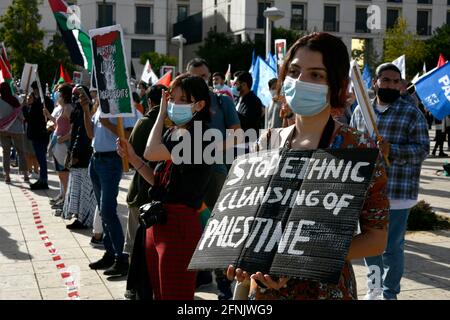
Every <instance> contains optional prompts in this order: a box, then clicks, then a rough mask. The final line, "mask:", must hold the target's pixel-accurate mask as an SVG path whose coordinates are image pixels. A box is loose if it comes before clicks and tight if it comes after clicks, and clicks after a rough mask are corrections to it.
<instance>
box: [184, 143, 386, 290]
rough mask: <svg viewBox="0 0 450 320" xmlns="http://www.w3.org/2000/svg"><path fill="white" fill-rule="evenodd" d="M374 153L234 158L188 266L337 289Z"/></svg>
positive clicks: (272, 153) (301, 153) (328, 152)
mask: <svg viewBox="0 0 450 320" xmlns="http://www.w3.org/2000/svg"><path fill="white" fill-rule="evenodd" d="M377 156H378V150H376V149H346V150H316V151H298V150H286V149H281V150H269V151H265V152H259V153H254V154H248V155H245V156H242V157H239V158H238V159H236V161H235V162H234V163H233V166H232V168H231V170H230V173H229V175H228V178H227V181H226V182H225V184H224V187H223V189H222V192H221V194H220V196H219V199H218V200H217V203H216V206H215V208H214V210H213V212H212V215H211V218H210V219H209V221H208V224H207V226H206V228H205V231H204V233H203V235H202V238H201V240H200V241H199V243H198V245H197V249H196V251H195V253H194V255H193V257H192V260H191V262H190V265H189V269H190V270H209V269H225V268H227V267H228V266H229V265H230V264H232V265H234V266H236V267H239V268H242V269H243V270H245V271H248V272H257V271H261V272H263V273H267V274H271V275H275V276H290V277H294V278H302V279H309V280H317V281H323V282H327V283H337V282H338V280H339V276H340V274H341V271H342V268H343V265H344V262H345V257H346V256H347V253H348V250H349V247H350V243H351V241H352V238H353V236H354V234H355V232H356V230H357V222H358V217H359V214H360V212H361V210H362V207H363V204H364V200H365V197H366V194H367V190H368V188H369V184H370V182H371V179H372V176H373V173H374V168H375V163H376V159H377Z"/></svg>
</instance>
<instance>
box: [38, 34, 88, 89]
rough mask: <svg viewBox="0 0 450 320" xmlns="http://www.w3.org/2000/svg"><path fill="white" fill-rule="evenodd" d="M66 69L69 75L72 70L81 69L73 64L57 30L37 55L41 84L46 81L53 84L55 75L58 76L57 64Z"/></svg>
mask: <svg viewBox="0 0 450 320" xmlns="http://www.w3.org/2000/svg"><path fill="white" fill-rule="evenodd" d="M60 63H61V64H62V65H63V67H64V68H65V69H66V70H67V72H68V73H69V75H70V77H72V74H73V71H75V70H78V71H81V67H79V66H75V65H74V64H73V63H72V60H71V58H70V55H69V51H68V50H67V47H66V45H65V44H64V42H63V39H62V36H61V34H60V33H59V32H57V33H55V34H54V35H53V38H52V40H51V41H50V43H49V46H48V47H47V48H46V49H45V51H43V52H42V54H41V56H40V57H39V76H40V77H41V81H42V85H44V83H48V84H49V86H51V85H52V84H53V81H54V78H55V75H56V77H57V79H56V80H58V78H59V64H60Z"/></svg>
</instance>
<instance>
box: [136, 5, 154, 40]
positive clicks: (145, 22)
mask: <svg viewBox="0 0 450 320" xmlns="http://www.w3.org/2000/svg"><path fill="white" fill-rule="evenodd" d="M134 32H135V33H137V34H152V33H153V7H151V6H145V7H144V6H136V23H135V31H134Z"/></svg>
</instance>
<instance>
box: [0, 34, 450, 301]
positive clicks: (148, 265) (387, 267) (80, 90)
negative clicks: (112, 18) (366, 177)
mask: <svg viewBox="0 0 450 320" xmlns="http://www.w3.org/2000/svg"><path fill="white" fill-rule="evenodd" d="M347 52H348V50H347V48H346V46H345V45H344V44H343V43H342V41H341V40H340V39H338V38H336V37H334V36H331V35H329V34H326V33H313V34H311V35H308V36H305V37H302V38H301V39H299V40H298V41H297V42H296V43H295V44H294V45H293V46H292V47H291V48H290V50H289V52H288V53H287V56H286V59H285V61H284V64H283V66H282V68H281V70H280V73H279V79H271V80H270V81H269V82H268V83H267V91H269V92H270V94H271V96H272V101H271V102H270V104H269V105H267V106H264V105H263V103H262V102H261V100H260V99H259V98H258V97H257V95H256V94H255V92H253V91H252V89H251V88H252V85H253V78H252V75H251V73H249V72H248V71H238V72H236V73H235V74H234V79H233V80H232V81H231V82H230V83H226V81H225V76H224V74H222V73H220V72H214V73H212V72H211V71H214V70H210V67H209V65H208V62H207V61H205V60H203V59H199V58H196V59H193V60H192V61H190V62H189V63H188V64H187V69H186V72H185V73H183V74H180V75H178V76H177V77H176V78H175V79H174V80H173V81H172V83H171V84H170V86H169V87H165V86H163V85H158V84H153V85H152V84H147V83H145V82H143V81H140V82H139V83H138V85H137V88H136V92H134V94H133V97H132V99H133V108H134V109H135V110H136V112H135V114H136V116H135V117H134V118H124V122H123V126H124V129H125V138H122V139H118V136H119V132H118V128H117V121H116V119H111V118H103V117H102V116H101V108H100V106H99V100H98V99H97V92H96V89H94V88H92V87H91V89H89V88H88V86H89V84H86V85H83V86H80V85H78V86H74V85H73V84H68V83H62V84H58V85H56V86H55V88H54V89H53V92H52V93H51V95H50V96H44V97H41V96H40V93H39V92H42V91H41V90H39V88H38V85H37V83H33V84H32V86H31V87H32V92H31V93H29V94H28V95H26V96H24V95H23V96H20V97H15V96H14V95H13V94H12V92H11V89H10V87H9V86H8V85H6V84H5V83H2V84H1V85H0V98H1V99H0V118H1V121H0V136H1V144H2V149H3V170H4V177H5V179H4V180H5V182H6V183H11V170H10V155H11V148H12V147H14V149H15V150H16V153H17V157H18V159H19V170H20V172H21V173H22V174H23V179H24V181H25V182H29V181H30V178H29V174H31V175H32V178H33V177H34V178H37V180H36V182H34V183H32V184H31V185H30V189H32V190H42V189H48V188H49V187H48V168H47V157H50V159H51V160H53V162H54V169H55V171H56V172H57V174H58V178H59V183H60V188H59V189H60V192H59V195H58V196H57V197H55V198H53V199H50V203H51V205H52V208H53V209H55V215H56V216H61V217H62V218H63V219H72V220H73V221H72V222H71V224H68V225H67V228H68V229H70V230H75V229H92V239H91V244H92V245H93V246H97V247H103V248H104V250H105V252H104V255H103V257H102V258H101V259H100V260H98V261H95V262H93V263H91V264H90V265H89V267H90V268H91V269H94V270H105V271H104V274H105V275H108V276H111V277H116V276H117V277H122V276H127V277H128V278H127V290H126V293H125V296H126V297H127V298H129V299H157V300H167V299H182V300H190V299H193V298H194V293H195V290H196V289H197V288H198V287H199V286H201V285H204V284H209V283H212V281H213V278H215V282H216V284H217V288H218V291H219V296H218V298H219V299H222V300H228V299H232V298H233V296H234V299H248V298H250V299H292V298H294V299H357V294H356V287H355V284H354V283H355V279H354V274H353V271H352V266H351V260H353V259H359V258H365V261H366V264H367V267H368V281H369V283H370V285H369V288H370V290H369V292H368V294H367V296H366V298H367V299H383V298H384V299H396V298H397V295H398V294H399V293H400V281H401V278H402V275H403V266H404V253H403V250H404V237H405V231H406V222H407V219H408V214H409V211H410V209H411V208H412V207H413V206H414V205H415V203H416V202H417V197H418V190H419V179H420V171H421V165H422V163H423V161H424V160H425V159H426V157H427V156H428V155H429V152H430V150H429V148H430V146H429V138H428V130H429V129H430V128H431V122H430V114H429V113H428V112H427V111H426V110H424V109H423V106H421V103H420V100H419V99H418V98H417V96H416V95H415V93H414V92H412V93H411V92H408V90H407V89H406V88H407V86H406V83H405V81H404V79H402V78H401V72H400V70H399V69H398V68H397V67H396V66H395V65H393V64H390V63H387V64H382V65H380V66H379V67H378V68H377V70H376V76H375V79H374V80H373V92H372V94H373V98H374V99H373V102H372V103H373V109H374V112H375V114H376V118H377V119H376V121H377V126H378V128H379V130H380V134H381V136H382V137H383V140H378V141H376V140H372V139H371V138H374V137H369V136H368V131H367V128H366V124H365V121H364V118H363V115H362V111H361V106H358V102H357V101H356V97H355V94H354V93H353V92H352V91H351V89H350V90H349V88H350V86H349V77H348V74H349V68H350V66H349V56H348V53H347ZM18 98H19V99H18ZM431 121H432V120H431ZM196 123H197V124H201V128H202V131H200V132H198V131H196V130H194V127H195V124H196ZM435 123H436V146H435V148H434V150H433V152H432V155H436V150H437V148H439V154H438V155H437V156H439V157H446V156H447V155H446V154H445V153H444V151H443V147H444V141H445V138H446V133H449V137H448V138H449V140H448V143H449V148H450V120H449V118H448V117H447V119H444V121H442V122H438V121H436V122H435ZM208 128H213V129H217V130H219V131H220V132H221V134H222V138H223V140H222V142H221V143H223V145H222V147H221V152H223V153H225V152H226V151H227V150H230V149H231V150H237V149H238V147H239V145H240V144H241V143H244V146H245V147H244V149H245V152H250V150H252V149H253V148H254V147H255V145H253V144H247V145H246V144H245V143H246V141H238V140H237V139H235V138H234V137H233V138H232V139H231V140H229V139H228V135H227V132H229V131H230V130H232V131H235V130H240V129H243V130H255V131H256V132H258V133H259V132H260V129H267V130H266V131H262V132H263V133H262V134H261V135H260V136H259V140H258V141H259V142H261V141H264V139H266V138H267V136H268V134H269V133H268V132H271V131H275V130H277V131H278V132H279V133H280V136H282V137H284V138H283V139H284V140H283V142H282V145H283V146H286V147H288V148H292V149H303V150H305V149H306V150H307V149H317V148H368V147H369V148H379V150H380V155H382V156H384V157H385V158H387V159H389V161H390V165H389V166H387V165H386V163H385V162H384V161H383V160H382V158H383V157H381V156H380V159H379V161H378V162H377V166H376V174H375V176H374V177H375V178H374V181H373V182H372V184H371V187H370V189H369V192H368V195H367V197H366V201H365V205H364V208H363V209H362V211H361V213H360V215H359V222H360V226H361V230H362V233H361V234H359V235H357V236H355V237H354V239H353V241H352V244H351V247H350V251H349V253H348V257H347V259H346V263H345V266H344V268H343V271H342V275H341V278H340V281H339V283H338V284H337V285H335V284H329V283H318V282H313V281H302V280H294V279H288V278H283V277H282V278H280V279H277V280H274V279H272V278H271V277H270V276H264V275H262V274H261V273H260V272H257V273H254V274H249V273H247V272H246V271H245V270H241V269H239V268H237V269H236V268H234V267H233V266H230V267H229V268H228V270H216V271H215V272H213V273H211V272H198V273H195V272H193V271H188V270H187V267H188V264H189V261H190V259H191V257H192V254H193V253H194V250H195V248H196V245H197V242H198V241H199V239H200V237H201V235H202V232H203V229H204V227H205V224H206V221H207V219H208V217H209V215H210V213H211V212H212V211H213V209H214V207H215V204H216V201H217V199H218V197H219V194H220V192H221V190H222V187H223V185H224V183H225V180H226V177H227V174H228V170H229V168H230V163H214V164H209V163H206V162H205V161H204V160H202V162H201V163H197V162H196V163H195V164H194V161H191V162H189V163H181V164H180V163H178V162H177V161H175V159H174V154H173V152H172V151H173V150H174V149H175V148H176V147H177V144H178V143H180V140H179V137H180V136H183V134H186V132H187V133H188V134H190V136H191V139H195V140H199V141H203V139H202V137H201V136H197V135H202V134H203V133H204V132H205V131H206V130H207V129H208ZM259 145H260V143H258V144H257V145H256V146H259ZM201 146H202V149H201V151H202V152H203V150H204V148H205V147H206V145H205V144H204V143H203V144H201ZM192 148H194V146H193V144H192ZM194 153H195V152H194V150H192V152H191V156H192V157H194ZM123 158H127V160H128V161H129V163H130V164H131V166H132V169H133V170H134V173H133V177H132V180H131V183H130V186H129V188H128V194H127V199H126V201H127V205H128V217H127V220H126V221H125V224H123V221H122V222H121V220H120V217H119V215H118V212H117V205H118V202H117V197H118V193H119V183H120V181H121V179H122V174H123V172H122V171H123V170H122V159H123ZM38 173H39V176H36V175H37V174H38ZM33 175H34V176H33ZM149 212H150V213H151V215H150V214H148V213H149ZM374 268H378V270H380V272H381V276H382V280H381V281H378V282H377V283H372V281H373V274H372V272H373V269H374ZM234 281H236V283H237V284H236V286H235V291H234V292H233V291H232V283H233V282H234Z"/></svg>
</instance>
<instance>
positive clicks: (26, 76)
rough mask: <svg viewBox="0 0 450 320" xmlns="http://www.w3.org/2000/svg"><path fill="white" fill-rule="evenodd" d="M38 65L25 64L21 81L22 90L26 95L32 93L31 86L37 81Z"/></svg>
mask: <svg viewBox="0 0 450 320" xmlns="http://www.w3.org/2000/svg"><path fill="white" fill-rule="evenodd" d="M37 69H38V65H37V64H31V63H25V65H24V67H23V71H22V78H21V79H20V90H22V91H23V92H25V93H28V92H31V84H32V83H33V82H34V81H36V74H37Z"/></svg>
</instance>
